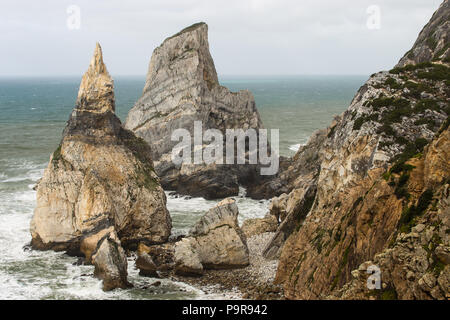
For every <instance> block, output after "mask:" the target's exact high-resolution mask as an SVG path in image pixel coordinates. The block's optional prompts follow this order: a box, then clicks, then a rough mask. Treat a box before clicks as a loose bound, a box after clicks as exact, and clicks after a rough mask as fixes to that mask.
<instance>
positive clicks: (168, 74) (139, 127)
mask: <svg viewBox="0 0 450 320" xmlns="http://www.w3.org/2000/svg"><path fill="white" fill-rule="evenodd" d="M194 121H201V122H202V126H203V130H206V129H210V128H215V129H219V130H220V131H222V132H223V133H225V129H227V128H242V129H243V130H246V129H248V128H254V129H257V128H261V127H262V123H261V119H260V116H259V113H258V111H257V109H256V106H255V100H254V98H253V95H252V94H251V93H250V92H249V91H248V90H243V91H239V92H236V93H234V92H230V91H229V90H228V89H227V88H225V87H223V86H221V85H220V84H219V82H218V78H217V73H216V69H215V66H214V62H213V59H212V57H211V55H210V52H209V44H208V27H207V25H206V24H205V23H198V24H195V25H193V26H191V27H188V28H186V29H184V30H182V31H181V32H179V33H178V34H176V35H174V36H172V37H170V38H168V39H166V40H165V41H164V42H163V43H162V44H161V45H160V46H159V47H158V48H156V49H155V50H154V52H153V55H152V58H151V60H150V66H149V69H148V73H147V79H146V83H145V87H144V91H143V94H142V97H141V98H140V99H139V100H138V101H137V102H136V104H135V106H134V107H133V108H132V109H131V110H130V112H129V114H128V117H127V120H126V123H125V126H126V128H127V129H129V130H132V131H133V132H134V133H135V134H136V135H138V136H139V137H142V138H143V139H144V140H145V141H147V142H148V143H149V144H150V145H151V148H152V156H153V159H154V160H155V169H156V172H157V173H158V175H159V176H160V177H161V183H162V185H163V187H164V188H165V189H169V190H176V191H178V192H180V193H183V194H189V195H192V196H204V197H206V198H223V197H226V196H229V195H237V193H238V185H239V184H240V183H242V184H244V185H246V186H249V185H251V184H255V183H256V181H257V179H259V177H258V176H259V172H258V171H257V170H256V169H255V166H240V167H238V166H236V165H209V166H206V165H187V164H183V165H181V166H175V165H174V164H173V163H172V162H171V159H170V154H171V152H172V148H173V147H174V146H175V145H176V144H177V143H178V141H171V135H172V132H173V131H174V130H175V129H178V128H184V129H187V130H188V131H189V132H190V133H191V136H192V137H193V136H194V135H193V127H194Z"/></svg>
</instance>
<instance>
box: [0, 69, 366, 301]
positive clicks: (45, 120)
mask: <svg viewBox="0 0 450 320" xmlns="http://www.w3.org/2000/svg"><path fill="white" fill-rule="evenodd" d="M365 79H366V77H365V76H298V77H293V76H290V77H281V76H280V77H243V76H240V77H229V76H228V77H221V83H222V84H223V85H225V86H227V87H228V88H230V89H231V90H232V91H238V90H241V89H249V90H250V91H252V92H253V94H254V96H255V100H256V104H257V107H258V110H259V112H260V115H261V118H262V120H263V123H264V126H265V128H268V129H279V130H280V154H281V155H285V156H291V155H293V154H294V153H295V151H296V150H297V149H298V148H299V146H300V145H302V144H304V143H306V142H307V140H308V137H309V136H310V135H311V133H312V132H313V131H314V130H317V129H319V128H324V127H326V126H327V125H329V123H330V122H331V120H332V118H333V116H334V115H337V114H339V113H341V112H342V111H344V110H345V109H346V108H347V106H348V105H349V103H350V101H351V99H352V97H353V95H354V94H355V93H356V90H357V89H358V87H359V86H361V85H362V83H363V82H364V81H365ZM144 81H145V77H144V76H142V77H117V78H116V79H115V93H116V113H117V114H118V116H119V117H120V118H121V119H122V121H125V118H126V115H127V113H128V111H129V109H130V108H131V107H132V106H133V104H134V102H135V101H136V100H137V99H138V98H139V96H140V95H141V93H142V88H143V85H144ZM79 82H80V77H66V78H0V299H215V298H224V297H225V298H227V297H229V293H224V295H221V294H210V293H207V292H205V291H204V290H201V289H199V288H194V287H192V286H190V285H188V284H185V283H180V282H175V281H171V280H169V279H152V278H145V277H140V276H139V275H138V270H136V269H135V268H134V263H133V257H130V258H129V264H128V265H129V266H128V273H129V281H130V282H132V283H133V285H134V288H133V289H129V290H121V289H118V290H114V291H112V292H103V291H102V289H101V282H100V281H99V280H97V279H95V278H94V277H93V267H92V266H79V265H77V264H76V261H77V258H75V257H69V256H67V255H65V254H64V253H57V252H51V251H45V252H42V251H34V250H30V249H29V248H28V247H26V245H27V244H28V243H29V242H30V240H31V236H30V233H29V225H30V220H31V217H32V214H33V209H34V206H35V201H36V193H35V191H34V190H33V187H34V186H35V184H36V182H37V181H38V179H39V178H40V177H42V175H43V172H44V168H45V167H46V166H47V163H48V160H49V157H50V154H52V153H53V151H54V150H55V149H56V147H57V146H58V144H59V142H60V139H61V134H62V130H63V128H64V126H65V124H66V121H67V120H68V118H69V115H70V113H71V111H72V108H73V106H74V104H75V100H76V96H77V91H78V86H79ZM167 198H168V199H167V207H168V210H169V212H170V214H171V216H172V220H173V233H174V234H183V233H186V232H187V230H188V229H189V228H190V227H191V226H192V225H193V224H194V223H195V222H196V221H197V220H198V219H199V218H200V216H201V215H202V214H203V213H205V212H206V211H207V210H208V209H210V208H211V207H213V206H214V205H215V204H216V203H217V202H218V201H211V200H205V199H203V198H191V197H179V196H177V195H173V194H171V193H169V192H167ZM236 200H237V205H238V207H239V212H240V216H239V221H240V222H241V223H242V221H243V220H245V219H248V218H255V217H262V216H264V215H265V214H266V213H267V208H268V204H269V202H268V201H267V200H264V201H257V200H252V199H249V198H247V197H245V190H244V189H241V191H240V194H239V196H237V197H236ZM156 281H161V285H159V286H152V285H151V284H152V283H154V282H156Z"/></svg>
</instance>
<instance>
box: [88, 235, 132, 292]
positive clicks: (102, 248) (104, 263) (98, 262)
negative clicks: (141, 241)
mask: <svg viewBox="0 0 450 320" xmlns="http://www.w3.org/2000/svg"><path fill="white" fill-rule="evenodd" d="M92 263H93V264H94V266H95V269H94V276H95V277H97V278H99V279H101V280H103V290H104V291H110V290H113V289H116V288H121V289H126V288H129V287H131V286H132V285H131V284H130V283H129V282H128V280H127V274H128V272H127V266H128V264H127V257H126V255H125V251H124V250H123V248H122V247H121V245H120V240H119V239H118V237H117V234H116V233H115V232H111V233H108V234H107V235H106V236H104V237H103V238H102V239H100V241H99V242H98V244H97V248H96V250H95V251H94V253H93V255H92Z"/></svg>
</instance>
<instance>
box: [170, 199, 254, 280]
mask: <svg viewBox="0 0 450 320" xmlns="http://www.w3.org/2000/svg"><path fill="white" fill-rule="evenodd" d="M238 214H239V210H238V208H237V205H236V203H235V200H234V199H231V198H227V199H225V200H222V201H221V202H219V203H218V204H217V205H216V206H215V207H214V208H212V209H210V210H209V211H208V212H207V213H206V214H205V215H204V216H203V217H202V218H201V219H200V220H199V221H198V222H197V224H196V225H195V226H194V227H193V228H192V229H191V231H190V232H189V236H188V237H187V238H184V239H182V240H181V241H180V242H178V243H176V245H175V264H176V265H175V272H176V273H178V274H180V275H198V274H201V273H202V271H203V269H231V268H240V267H245V266H247V265H248V264H249V251H248V247H247V240H246V237H245V235H244V233H243V232H242V230H241V229H240V228H239V225H238V221H237V217H238Z"/></svg>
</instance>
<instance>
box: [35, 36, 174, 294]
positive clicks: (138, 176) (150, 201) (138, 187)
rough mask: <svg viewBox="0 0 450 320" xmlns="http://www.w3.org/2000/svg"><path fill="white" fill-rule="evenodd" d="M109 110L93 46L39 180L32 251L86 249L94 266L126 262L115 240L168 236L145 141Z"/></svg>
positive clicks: (109, 93)
mask: <svg viewBox="0 0 450 320" xmlns="http://www.w3.org/2000/svg"><path fill="white" fill-rule="evenodd" d="M114 111H115V102H114V85H113V80H112V78H111V77H110V75H109V74H108V71H107V70H106V66H105V64H104V63H103V57H102V51H101V47H100V45H98V44H97V47H96V49H95V52H94V56H93V58H92V60H91V63H90V66H89V69H88V71H87V72H86V73H85V74H84V76H83V79H82V81H81V85H80V89H79V92H78V98H77V102H76V106H75V108H74V110H73V112H72V114H71V116H70V119H69V120H68V122H67V125H66V128H65V129H64V133H63V138H62V140H61V143H60V145H59V147H58V148H57V150H55V152H54V153H53V154H52V155H51V157H50V162H49V164H48V167H47V168H46V170H45V172H44V176H43V178H42V179H41V180H40V181H39V183H38V185H37V206H36V209H35V211H34V215H33V218H32V221H31V236H32V241H31V244H32V247H33V248H34V249H39V250H56V251H67V252H68V253H69V254H74V255H84V256H85V257H86V261H87V262H91V260H93V262H94V264H95V261H96V260H97V261H99V260H102V259H101V257H103V260H105V259H106V260H105V261H104V262H105V263H107V262H108V255H109V256H111V255H112V256H116V257H117V255H119V256H122V257H121V258H120V257H119V258H120V259H119V260H121V261H122V262H121V264H122V265H123V264H125V266H126V259H125V260H124V257H123V250H122V248H120V250H119V249H117V246H119V247H120V245H121V246H123V247H125V248H133V247H135V246H137V243H138V242H146V243H162V242H165V241H167V239H168V237H169V235H170V231H171V218H170V215H169V212H168V211H167V209H166V197H165V194H164V192H163V189H162V188H161V186H160V183H159V180H158V177H157V176H156V174H155V172H154V170H153V166H152V158H151V154H150V147H149V146H148V145H147V143H146V142H144V141H143V140H142V139H140V138H138V137H136V136H135V135H134V134H133V133H132V132H130V131H128V130H125V129H124V128H123V127H122V125H121V122H120V120H119V119H118V118H117V116H116V115H115V114H114ZM108 239H109V240H108ZM107 240H108V241H107ZM103 244H104V245H103ZM102 248H104V249H105V250H106V253H105V254H99V253H100V252H98V251H99V250H100V249H102ZM108 250H109V251H110V253H108ZM96 257H97V258H96ZM113 260H114V259H113ZM116 260H117V259H116ZM106 269H108V267H107V266H104V267H103V268H102V270H103V271H102V272H100V271H99V272H98V273H99V274H102V273H105V272H104V270H106ZM121 270H125V272H126V267H123V266H122V267H121ZM125 278H126V277H125ZM119 282H120V281H119ZM120 286H121V287H123V285H120Z"/></svg>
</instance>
